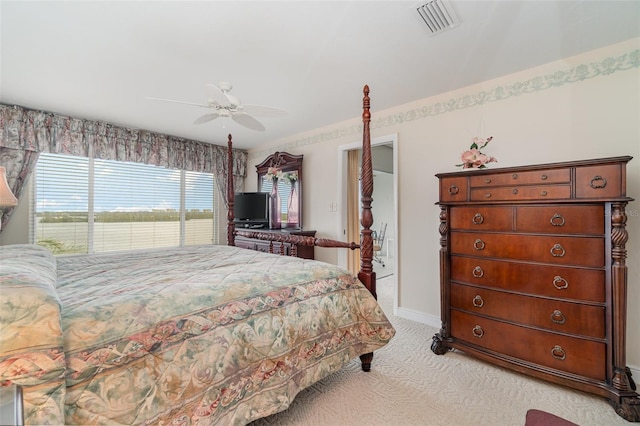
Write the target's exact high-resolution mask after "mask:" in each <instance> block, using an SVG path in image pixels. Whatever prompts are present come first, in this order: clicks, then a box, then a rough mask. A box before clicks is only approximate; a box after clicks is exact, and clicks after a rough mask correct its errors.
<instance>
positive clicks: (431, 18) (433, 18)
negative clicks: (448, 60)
mask: <svg viewBox="0 0 640 426" xmlns="http://www.w3.org/2000/svg"><path fill="white" fill-rule="evenodd" d="M417 11H418V14H419V15H420V17H421V18H422V20H423V21H424V23H425V24H427V28H429V32H430V33H431V35H435V34H440V33H441V32H443V31H445V30H448V29H451V28H453V27H456V26H458V25H459V24H460V21H459V20H458V17H457V16H456V13H455V11H454V10H453V8H452V7H451V5H449V4H448V3H447V2H445V1H444V0H432V1H430V2H427V3H425V4H423V5H422V6H420V7H418V9H417Z"/></svg>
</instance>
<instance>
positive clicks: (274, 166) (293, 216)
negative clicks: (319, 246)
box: [235, 152, 316, 259]
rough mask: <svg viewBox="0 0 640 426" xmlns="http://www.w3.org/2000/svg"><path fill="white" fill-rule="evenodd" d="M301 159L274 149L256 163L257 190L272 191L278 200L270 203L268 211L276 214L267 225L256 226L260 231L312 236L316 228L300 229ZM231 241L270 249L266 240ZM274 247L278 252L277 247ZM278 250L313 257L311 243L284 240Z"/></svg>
mask: <svg viewBox="0 0 640 426" xmlns="http://www.w3.org/2000/svg"><path fill="white" fill-rule="evenodd" d="M302 159H303V155H292V154H289V153H287V152H275V153H274V154H271V155H270V156H268V157H267V158H266V159H265V160H264V161H262V162H261V163H260V164H258V165H256V174H257V179H258V186H257V188H258V191H259V192H268V193H270V194H272V199H277V200H278V201H277V202H274V203H272V204H271V206H270V211H276V212H277V214H276V215H275V217H273V218H272V220H271V221H270V224H269V226H268V228H265V229H260V230H259V231H260V232H269V233H281V234H284V233H287V234H292V235H300V236H305V237H315V235H316V231H314V230H305V229H303V228H302V223H303V222H302V188H303V185H302V176H303V174H302ZM270 172H271V173H270ZM276 196H277V198H276ZM235 244H236V246H238V247H243V248H248V249H251V250H258V251H264V252H268V251H269V250H270V243H269V242H268V241H264V240H258V239H253V238H248V237H244V236H237V237H236V238H235ZM274 250H275V251H278V250H280V248H279V247H278V248H274ZM282 250H283V251H284V254H285V255H295V256H297V257H302V258H305V259H314V258H315V251H314V246H305V245H296V246H295V248H294V247H293V246H292V245H291V244H290V243H285V244H284V245H283V246H282Z"/></svg>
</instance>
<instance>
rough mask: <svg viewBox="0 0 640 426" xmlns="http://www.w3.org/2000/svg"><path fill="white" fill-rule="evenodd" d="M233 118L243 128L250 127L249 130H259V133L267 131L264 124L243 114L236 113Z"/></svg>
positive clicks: (232, 115)
mask: <svg viewBox="0 0 640 426" xmlns="http://www.w3.org/2000/svg"><path fill="white" fill-rule="evenodd" d="M231 118H232V119H233V121H235V122H236V123H238V124H240V125H241V126H244V127H248V128H249V129H252V130H257V131H259V132H263V131H264V130H265V128H264V126H263V125H262V123H260V122H259V121H258V120H256V119H255V118H253V117H252V116H250V115H248V114H245V113H243V112H234V113H232V114H231Z"/></svg>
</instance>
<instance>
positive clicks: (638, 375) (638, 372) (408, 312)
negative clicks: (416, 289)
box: [394, 308, 640, 385]
mask: <svg viewBox="0 0 640 426" xmlns="http://www.w3.org/2000/svg"><path fill="white" fill-rule="evenodd" d="M394 315H396V316H398V317H400V318H404V319H408V320H411V321H415V322H419V323H421V324H425V325H428V326H430V327H435V328H437V329H438V330H439V329H440V327H441V325H442V322H441V321H440V317H438V316H435V315H427V314H424V313H422V312H418V311H414V310H412V309H407V308H396V312H394ZM627 367H629V370H631V376H632V377H633V380H634V381H635V382H636V384H638V385H640V367H638V366H631V365H628V366H627Z"/></svg>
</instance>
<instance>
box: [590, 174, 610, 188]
mask: <svg viewBox="0 0 640 426" xmlns="http://www.w3.org/2000/svg"><path fill="white" fill-rule="evenodd" d="M589 185H591V187H592V188H593V189H602V188H604V187H605V186H607V180H606V179H605V178H603V177H602V176H600V175H597V176H594V177H593V179H591V183H589Z"/></svg>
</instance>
